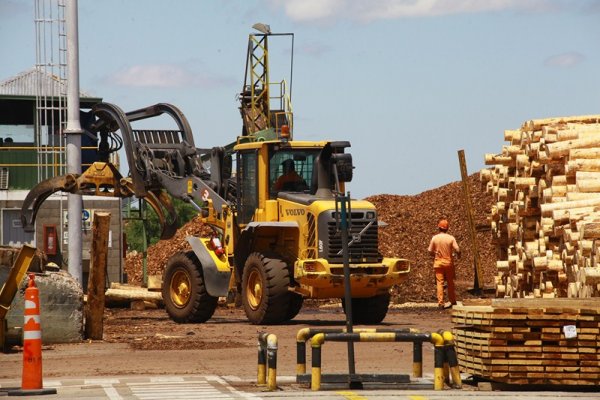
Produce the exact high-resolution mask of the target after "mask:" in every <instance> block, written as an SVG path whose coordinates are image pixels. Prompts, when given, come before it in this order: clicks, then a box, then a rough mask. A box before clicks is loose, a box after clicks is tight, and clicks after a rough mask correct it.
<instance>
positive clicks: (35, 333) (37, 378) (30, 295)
mask: <svg viewBox="0 0 600 400" xmlns="http://www.w3.org/2000/svg"><path fill="white" fill-rule="evenodd" d="M33 277H34V275H33V274H29V284H28V285H27V289H25V320H24V321H23V376H22V379H21V389H17V390H13V391H9V395H11V394H12V395H21V396H22V395H40V394H56V389H53V388H52V389H44V388H43V384H42V328H41V324H40V298H39V289H38V288H37V287H36V286H35V281H34V280H33Z"/></svg>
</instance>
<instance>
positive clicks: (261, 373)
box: [256, 332, 267, 385]
mask: <svg viewBox="0 0 600 400" xmlns="http://www.w3.org/2000/svg"><path fill="white" fill-rule="evenodd" d="M264 335H266V334H265V333H262V332H261V333H259V334H258V372H257V376H256V384H257V385H265V384H266V383H267V354H266V352H265V351H264V346H263V343H264V338H263V336H264Z"/></svg>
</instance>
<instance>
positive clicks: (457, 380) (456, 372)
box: [442, 331, 462, 389]
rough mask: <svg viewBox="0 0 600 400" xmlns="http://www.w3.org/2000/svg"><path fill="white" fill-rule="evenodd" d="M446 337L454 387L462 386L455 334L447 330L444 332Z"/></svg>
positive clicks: (447, 355)
mask: <svg viewBox="0 0 600 400" xmlns="http://www.w3.org/2000/svg"><path fill="white" fill-rule="evenodd" d="M442 337H443V338H444V344H445V348H446V359H447V360H448V367H449V369H450V375H451V376H452V387H453V388H454V389H460V388H462V378H461V377H460V369H459V368H458V357H457V356H456V349H455V347H454V336H453V335H452V332H450V331H445V332H444V333H443V334H442Z"/></svg>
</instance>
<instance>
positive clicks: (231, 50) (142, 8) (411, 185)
mask: <svg viewBox="0 0 600 400" xmlns="http://www.w3.org/2000/svg"><path fill="white" fill-rule="evenodd" d="M33 4H34V1H33V0H1V1H0V57H1V59H2V62H1V63H0V80H3V79H5V78H8V77H11V76H14V75H16V74H17V73H19V72H21V71H23V70H26V69H28V68H31V67H32V66H33V65H34V64H35V31H34V23H33V16H34V12H33ZM255 22H264V23H267V24H269V25H270V26H271V29H272V31H273V32H294V33H295V50H296V52H295V63H294V81H293V99H292V100H293V106H294V112H295V138H296V139H306V140H319V139H334V140H350V141H351V143H352V147H351V149H350V151H351V152H352V154H353V159H354V164H355V166H356V169H355V174H354V180H353V181H352V183H351V184H350V185H349V190H350V191H351V192H352V194H353V196H354V197H359V198H362V197H366V196H369V195H372V194H383V193H388V194H416V193H419V192H422V191H425V190H428V189H432V188H435V187H438V186H441V185H444V184H446V183H449V182H452V181H455V180H459V179H460V170H459V166H458V158H457V150H459V149H464V150H465V153H466V157H467V161H468V170H469V172H470V173H473V172H475V171H477V170H479V169H480V168H482V167H483V166H484V165H483V156H484V154H485V153H497V152H500V151H501V146H502V145H503V144H504V142H503V131H504V129H514V128H518V127H519V126H520V125H521V124H522V123H523V122H524V121H525V120H528V119H532V118H543V117H553V116H566V115H575V114H577V115H580V114H600V75H599V72H600V1H598V0H580V1H567V0H529V1H527V0H489V1H483V0H481V1H478V0H445V1H444V0H289V1H283V0H222V1H197V0H196V1H194V0H179V1H158V0H145V1H141V0H103V1H93V0H79V40H80V83H81V88H82V89H83V90H86V91H88V92H90V93H92V94H94V95H96V96H100V97H102V98H103V99H104V100H105V101H107V102H112V103H115V104H117V105H119V106H120V107H121V108H123V109H124V110H126V111H127V110H132V109H135V108H139V107H143V106H147V105H151V104H154V103H157V102H169V103H173V104H175V105H177V106H178V107H179V108H181V110H182V111H183V112H184V113H185V114H186V116H187V117H188V119H189V120H190V123H191V125H192V128H193V130H194V136H195V140H196V145H197V146H198V147H210V146H216V145H224V144H226V143H229V142H231V141H233V140H234V138H235V137H236V135H238V134H239V133H240V131H241V119H240V117H239V112H238V109H237V106H238V103H237V102H236V100H235V95H236V93H238V92H239V91H240V90H241V88H242V84H243V77H244V66H245V54H246V45H247V37H248V33H250V32H251V31H252V29H251V26H252V25H253V24H254V23H255ZM289 49H290V46H289V43H288V42H286V41H283V40H281V41H274V40H273V41H272V42H271V56H272V58H273V62H274V64H273V65H274V66H276V65H278V64H277V63H276V60H285V61H287V58H288V56H289ZM287 72H288V71H287V69H283V68H280V69H279V71H277V70H275V71H273V74H272V78H282V77H284V75H285V74H286V73H287Z"/></svg>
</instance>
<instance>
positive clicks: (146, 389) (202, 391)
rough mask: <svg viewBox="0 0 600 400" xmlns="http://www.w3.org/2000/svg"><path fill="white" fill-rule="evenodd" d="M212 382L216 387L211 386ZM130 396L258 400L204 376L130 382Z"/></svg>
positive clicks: (218, 380)
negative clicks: (188, 378)
mask: <svg viewBox="0 0 600 400" xmlns="http://www.w3.org/2000/svg"><path fill="white" fill-rule="evenodd" d="M209 381H213V382H215V383H216V384H217V386H215V385H213V384H211V383H210V382H209ZM127 386H128V387H129V390H131V393H132V395H134V396H135V397H136V398H138V399H140V400H155V399H156V400H157V399H165V398H169V399H190V400H193V399H197V400H207V399H239V398H246V399H250V398H251V399H259V397H257V396H255V395H253V394H249V393H243V392H239V391H237V390H236V389H234V388H233V387H232V386H230V385H229V384H228V383H227V381H225V380H224V379H223V378H221V377H219V376H216V375H206V376H201V377H194V378H193V379H191V380H185V379H183V378H181V379H180V378H179V377H176V378H175V379H170V378H169V377H164V378H156V379H154V378H152V379H150V382H130V383H127Z"/></svg>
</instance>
